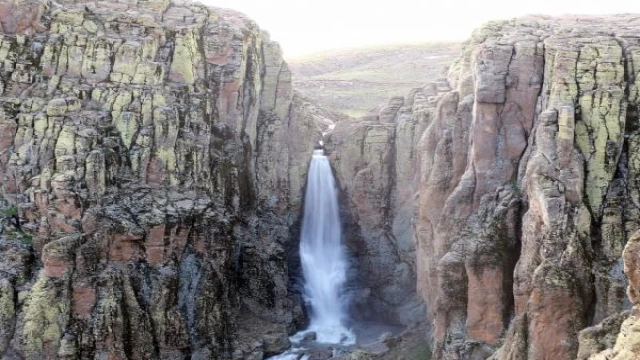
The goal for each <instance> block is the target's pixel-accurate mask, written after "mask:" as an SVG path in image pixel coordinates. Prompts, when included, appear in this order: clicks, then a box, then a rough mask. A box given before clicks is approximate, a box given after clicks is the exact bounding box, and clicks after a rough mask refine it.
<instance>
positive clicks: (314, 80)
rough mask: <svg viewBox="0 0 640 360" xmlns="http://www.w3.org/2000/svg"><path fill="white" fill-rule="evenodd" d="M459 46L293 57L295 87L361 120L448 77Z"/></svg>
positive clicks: (386, 47)
mask: <svg viewBox="0 0 640 360" xmlns="http://www.w3.org/2000/svg"><path fill="white" fill-rule="evenodd" d="M459 51H460V44H459V43H451V42H432V43H423V44H406V45H381V46H374V47H365V48H358V49H345V50H334V51H328V52H322V53H318V54H313V55H308V56H305V57H300V58H294V59H288V62H289V65H290V67H291V71H292V72H293V76H294V87H295V88H296V89H297V90H298V91H300V92H301V93H302V94H303V95H304V96H306V97H308V98H310V99H312V100H314V101H317V102H318V103H320V104H322V105H324V106H326V107H328V108H330V109H332V110H334V111H339V112H342V113H344V114H346V115H349V116H354V117H358V116H362V115H365V114H366V113H368V112H369V111H371V110H373V109H375V108H376V107H377V106H379V105H380V104H382V103H385V102H386V100H387V99H388V98H390V97H392V96H404V95H406V94H407V92H408V91H409V90H411V89H412V88H415V87H419V86H422V85H424V83H425V82H427V81H429V80H435V79H437V78H439V77H442V76H444V74H445V73H446V70H447V67H448V66H449V65H450V64H451V63H452V62H453V60H454V59H455V57H456V56H457V55H458V53H459Z"/></svg>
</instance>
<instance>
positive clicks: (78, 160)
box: [0, 0, 319, 359]
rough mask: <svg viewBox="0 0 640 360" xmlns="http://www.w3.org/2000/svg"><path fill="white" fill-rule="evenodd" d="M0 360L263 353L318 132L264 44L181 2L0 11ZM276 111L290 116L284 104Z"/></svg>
mask: <svg viewBox="0 0 640 360" xmlns="http://www.w3.org/2000/svg"><path fill="white" fill-rule="evenodd" d="M0 24H1V29H0V30H1V31H0V33H1V34H0V176H1V179H0V194H2V197H3V198H4V199H6V201H7V203H8V204H7V205H15V206H17V207H18V209H19V215H20V217H21V221H22V224H21V227H22V229H23V230H24V231H26V232H28V233H31V234H33V235H34V237H33V249H34V250H33V251H30V250H29V247H27V246H26V245H23V244H21V243H20V241H16V240H11V239H10V237H9V236H8V235H10V233H9V231H10V229H8V228H6V229H5V233H4V235H7V237H4V238H3V237H2V236H0V259H2V261H0V354H1V355H2V356H3V358H7V359H14V358H22V357H26V358H29V359H39V358H49V359H50V358H70V359H71V358H94V357H95V358H102V357H110V358H132V359H143V358H144V359H147V358H163V359H169V358H183V357H184V356H187V355H189V356H191V358H194V359H201V358H216V359H226V358H234V359H262V357H263V355H264V354H269V353H274V352H278V351H280V350H283V349H284V348H286V347H287V346H288V345H289V343H288V339H287V332H290V331H293V330H294V328H295V327H296V326H299V325H300V323H301V322H302V321H304V315H303V311H302V307H301V305H300V302H299V299H298V297H297V296H295V295H293V294H292V293H291V292H290V291H289V277H290V274H289V270H288V258H287V253H292V252H293V253H295V249H292V248H294V247H295V246H294V245H292V242H290V230H289V229H290V227H291V225H293V224H294V223H296V221H297V219H298V215H299V208H300V203H301V200H302V199H301V198H302V188H303V186H304V181H305V177H304V176H305V173H306V167H307V166H308V165H307V164H308V158H309V154H310V153H311V150H312V147H313V144H314V142H315V141H316V140H317V138H318V133H319V132H318V129H317V128H316V125H315V123H314V120H313V117H311V116H308V114H307V112H306V111H305V108H304V101H303V100H302V99H299V98H297V99H296V100H295V101H294V102H293V103H292V99H293V96H294V95H293V92H292V89H291V80H290V77H291V76H290V72H289V71H288V68H287V65H286V64H285V63H284V62H283V60H282V58H281V53H280V50H279V47H278V45H277V44H275V43H273V42H271V41H270V40H269V38H268V36H267V35H266V34H265V33H263V32H261V31H260V29H259V28H258V27H257V26H256V24H255V23H253V22H252V21H250V20H248V19H247V18H245V17H244V16H243V15H240V14H237V13H234V12H231V11H228V10H219V9H210V8H206V7H204V6H201V5H191V4H190V3H188V2H179V1H176V2H170V1H168V0H167V1H164V0H157V1H156V0H152V1H142V0H141V1H133V2H131V1H86V2H84V1H71V0H62V1H60V0H59V1H57V2H48V3H41V2H37V1H28V0H25V1H15V0H9V1H4V2H2V3H0ZM292 104H293V105H292Z"/></svg>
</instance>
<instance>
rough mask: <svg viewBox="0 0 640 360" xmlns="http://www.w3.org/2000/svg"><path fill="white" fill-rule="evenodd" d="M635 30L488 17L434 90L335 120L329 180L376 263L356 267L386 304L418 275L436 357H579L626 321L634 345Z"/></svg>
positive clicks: (622, 24)
mask: <svg viewBox="0 0 640 360" xmlns="http://www.w3.org/2000/svg"><path fill="white" fill-rule="evenodd" d="M638 30H640V17H637V16H632V15H627V16H612V17H565V18H544V17H528V18H521V19H514V20H509V21H498V22H491V23H488V24H486V25H485V26H483V27H482V28H480V29H478V30H476V31H475V32H474V34H473V36H472V37H471V39H470V40H469V41H468V42H467V43H466V44H465V46H464V50H463V53H462V55H461V57H460V58H459V59H458V60H457V61H456V62H455V63H454V64H453V66H452V67H451V69H450V73H449V77H448V79H447V81H444V82H442V81H440V82H434V83H431V84H429V85H428V86H427V87H425V88H421V89H417V90H415V91H414V92H413V93H412V94H410V96H409V97H408V98H406V99H400V98H398V99H392V100H391V101H390V102H389V104H388V105H387V106H386V107H384V108H383V109H382V110H381V111H380V112H379V114H378V115H376V116H372V117H368V118H364V119H361V120H360V121H357V122H348V123H347V122H344V123H339V124H338V125H337V128H336V131H335V133H334V134H332V136H331V142H330V144H331V150H332V151H333V155H332V156H333V161H334V163H335V167H336V173H337V175H338V177H339V179H340V182H341V185H342V187H343V190H344V192H345V194H346V200H347V201H350V205H349V206H348V208H349V212H350V215H351V217H352V219H351V223H352V224H354V226H355V227H357V228H358V229H359V230H360V231H361V232H362V235H363V237H364V238H366V239H368V240H367V242H366V243H365V244H364V245H362V246H360V249H364V250H362V251H363V252H366V253H368V254H369V255H368V256H371V254H374V256H373V258H376V260H375V265H374V264H373V261H372V263H371V264H368V263H365V264H364V265H361V266H363V267H364V268H365V269H366V270H365V271H367V272H368V274H371V275H370V276H371V277H373V278H375V279H377V281H378V287H377V288H376V290H377V291H378V292H377V293H376V294H375V295H374V296H376V297H378V298H379V299H380V300H381V301H383V302H387V303H392V301H393V299H394V296H393V295H394V292H393V289H397V288H399V287H403V286H404V287H403V289H402V291H405V292H406V291H408V290H409V289H410V287H409V286H408V285H406V283H405V282H404V281H405V280H406V279H408V278H411V277H412V276H415V277H416V278H417V291H418V292H419V293H420V294H421V295H422V298H423V299H424V301H425V303H426V307H427V318H428V319H429V321H430V322H431V323H432V325H433V328H432V337H433V345H434V357H435V358H436V359H485V358H488V357H491V358H492V359H574V358H581V359H584V358H588V357H590V356H592V355H595V354H596V353H598V352H600V351H602V350H604V349H606V348H610V347H612V346H613V344H614V342H615V339H616V336H617V332H618V330H619V328H620V324H621V323H623V321H624V325H622V327H623V335H621V337H624V336H627V337H629V336H631V335H624V334H625V331H626V334H632V333H633V331H634V330H633V326H636V325H635V324H637V321H636V320H633V319H634V316H635V315H634V314H635V312H632V313H631V315H630V316H631V317H630V318H629V319H631V320H626V321H625V318H626V317H627V315H628V313H627V312H623V311H624V310H625V309H628V308H630V303H629V301H628V299H627V297H626V296H625V292H624V289H625V287H626V283H627V279H626V277H625V276H624V274H623V261H622V250H623V248H624V245H625V243H626V242H627V240H628V237H629V234H632V233H634V232H635V231H637V230H638V229H640V217H639V216H638V215H639V212H638V209H639V206H640V200H639V197H638V194H639V190H640V187H639V184H638V164H637V161H636V159H637V158H638V156H639V155H638V154H639V149H638V146H637V143H638V139H639V138H638V136H639V133H638V129H639V124H640V123H639V119H638V81H639V80H638V79H637V75H638V73H639V72H640V69H638V67H637V66H638V65H637V64H638V59H639V58H640V57H639V56H640V38H639V37H638ZM414 209H415V214H414V215H413V214H412V212H413V211H414ZM411 238H413V239H414V240H415V254H414V253H413V246H412V245H411V240H410V239H411ZM383 249H387V250H385V251H381V250H383ZM356 252H357V251H356ZM628 253H629V254H631V253H632V250H629V248H628ZM633 254H635V255H627V258H629V259H630V258H632V257H633V256H637V253H635V252H633ZM629 259H627V262H628V263H629V261H630V260H629ZM401 263H407V264H413V263H415V272H407V273H403V271H402V270H401V268H400V266H398V265H397V264H401ZM629 264H631V263H629ZM628 266H631V265H628ZM408 269H411V270H412V271H413V268H412V267H411V266H409V267H408ZM628 273H629V271H628ZM631 273H633V270H631ZM407 274H408V275H407ZM413 274H415V275H413ZM385 281H386V284H385V283H384V282H385ZM630 292H631V300H632V301H633V300H634V295H633V287H632V288H631V290H630ZM605 319H606V320H605ZM603 320H604V322H603V323H602V324H599V323H600V322H601V321H603ZM598 324H599V325H598ZM590 326H593V327H590ZM583 329H585V330H584V331H583V332H582V333H581V334H579V332H580V331H581V330H583ZM581 342H582V345H580V343H581ZM620 343H621V340H620V338H618V344H620ZM625 344H627V345H616V346H617V347H618V348H619V349H618V350H616V351H617V353H620V354H622V353H624V351H627V353H628V354H635V355H633V356H640V355H638V353H637V352H635V350H629V349H630V348H632V347H633V346H632V345H628V344H629V342H626V343H625ZM621 347H624V349H626V350H624V351H623V350H620V348H621ZM619 356H622V355H619ZM629 356H631V355H629ZM620 358H624V357H620ZM627 358H629V357H627Z"/></svg>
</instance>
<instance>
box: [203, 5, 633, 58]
mask: <svg viewBox="0 0 640 360" xmlns="http://www.w3.org/2000/svg"><path fill="white" fill-rule="evenodd" d="M200 1H202V2H204V3H205V4H207V5H212V6H217V7H225V8H231V9H235V10H238V11H241V12H243V13H245V14H247V15H249V16H250V17H251V18H253V19H254V20H256V21H257V22H258V24H259V25H260V27H261V28H262V29H264V30H267V31H269V33H270V34H271V38H272V39H273V40H275V41H278V42H279V43H280V44H281V45H282V47H283V49H284V52H285V57H289V58H291V57H297V56H300V55H304V54H308V53H313V52H319V51H322V50H327V49H335V48H345V47H354V46H365V45H374V44H385V43H411V42H421V41H429V40H464V39H465V38H467V37H468V36H469V35H470V34H471V31H472V30H473V29H474V28H475V27H477V26H478V25H480V24H482V23H483V22H485V21H487V20H492V19H505V18H511V17H514V16H519V15H525V14H550V15H558V14H569V13H572V14H573V13H580V14H605V13H606V14H612V13H624V12H626V13H630V12H634V13H640V1H637V0H524V1H523V0H426V1H417V0H313V1H309V0H200Z"/></svg>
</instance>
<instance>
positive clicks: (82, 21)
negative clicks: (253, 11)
mask: <svg viewBox="0 0 640 360" xmlns="http://www.w3.org/2000/svg"><path fill="white" fill-rule="evenodd" d="M639 31H640V16H636V15H615V16H613V15H612V16H564V17H545V16H529V17H523V18H517V19H511V20H503V21H494V22H489V23H487V24H485V25H483V26H482V27H480V28H478V29H477V30H476V31H475V32H474V33H473V34H472V35H471V37H470V39H469V40H467V41H466V42H465V43H464V44H463V46H462V50H461V53H460V55H459V56H458V57H457V58H456V60H455V61H454V62H453V63H452V64H451V66H450V67H449V69H448V74H447V76H446V77H439V78H437V79H429V78H425V79H424V83H425V85H424V86H422V87H418V88H415V89H414V90H411V91H410V93H409V94H408V95H407V96H404V97H393V98H391V99H389V101H388V102H387V103H386V104H383V105H381V106H380V107H379V108H378V109H377V110H376V111H374V112H372V113H370V114H368V115H366V116H364V117H361V118H358V119H355V118H349V117H347V116H345V115H342V114H338V113H335V112H334V111H333V110H329V109H326V108H324V107H323V106H322V104H316V103H314V102H313V101H310V100H308V99H307V98H305V97H304V96H302V95H300V94H299V93H297V92H296V91H295V89H294V86H293V83H292V73H291V71H290V69H289V67H288V65H287V63H286V62H285V61H284V60H283V58H282V52H281V49H280V48H279V46H278V44H277V43H275V42H273V41H272V40H271V39H270V38H269V35H268V34H267V33H266V32H264V31H262V30H261V29H260V28H259V26H258V25H257V24H256V23H255V22H254V21H252V20H251V19H249V18H247V17H246V16H244V15H242V14H239V13H237V12H234V11H232V10H227V9H217V8H210V7H206V6H204V5H201V4H197V3H191V2H189V1H182V0H117V1H105V0H91V1H85V0H58V1H57V2H56V1H43V2H41V1H35V0H3V1H2V2H0V64H1V65H0V195H1V197H0V208H2V209H3V211H2V215H1V216H2V218H1V219H2V221H1V222H0V357H2V358H3V359H23V358H27V359H88V358H94V359H103V358H104V359H234V360H240V359H255V360H259V359H263V358H266V357H269V356H271V355H276V354H278V353H281V352H283V351H285V350H286V349H288V348H289V347H290V346H291V343H290V340H289V336H290V335H292V334H293V333H295V332H296V331H298V330H301V329H303V328H305V327H306V326H307V325H308V323H309V319H308V314H307V309H306V307H305V304H304V301H303V298H302V296H301V289H300V277H301V273H302V270H301V265H300V258H299V255H298V247H299V241H300V232H301V222H302V215H303V214H302V212H303V205H304V200H305V199H304V193H305V188H306V179H307V173H308V171H309V162H310V160H311V156H312V154H313V151H314V148H315V147H316V146H317V144H318V142H319V141H320V140H323V145H324V149H325V151H326V153H327V156H328V159H329V161H330V162H331V166H332V168H333V171H334V175H335V178H336V182H337V186H338V190H339V199H340V204H341V208H340V215H341V220H342V228H343V231H344V232H343V237H344V241H345V245H346V249H347V253H348V257H349V258H350V259H351V261H350V265H349V266H350V267H349V271H348V278H347V279H346V283H347V292H348V294H349V297H350V299H351V302H350V308H349V313H350V314H351V316H352V317H353V318H354V319H355V320H358V321H383V322H385V323H389V324H397V325H401V326H403V327H406V328H408V329H409V331H413V333H414V335H415V334H416V333H417V336H418V337H420V338H421V339H424V341H425V342H429V343H430V345H431V350H432V358H433V359H494V360H498V359H500V360H507V359H509V360H516V359H523V360H524V359H531V360H533V359H596V360H604V359H617V360H621V359H636V358H638V357H639V356H640V337H639V336H638V330H637V329H638V326H640V315H639V313H638V311H639V310H638V309H639V308H638V307H637V306H638V304H639V302H640V297H639V296H638V294H639V293H640V275H639V274H640V270H639V269H640V266H639V264H640V261H639V259H640V232H638V231H639V230H640V161H638V159H640V122H639V121H640V119H639V115H638V105H639V102H640V98H639V94H640V78H638V74H639V73H640V69H639V68H638V65H637V64H639V63H640V32H639ZM416 76H419V74H416ZM323 134H324V135H323ZM396 340H397V339H396ZM393 342H394V344H391V341H390V342H389V346H391V347H394V346H395V347H396V348H395V349H392V351H391V352H390V353H389V354H387V355H385V354H374V353H367V352H366V348H365V349H364V350H354V351H353V352H351V353H343V354H340V355H336V356H332V355H331V354H329V355H326V356H325V357H323V358H322V359H328V358H334V359H343V360H350V359H354V360H355V359H374V358H385V356H387V359H391V358H396V359H400V358H402V356H404V358H405V359H412V358H411V357H407V356H410V355H402V356H400V355H393V354H396V351H397V350H399V349H397V347H398V346H402V344H403V343H404V342H403V341H393ZM400 350H401V349H400ZM390 356H396V357H390Z"/></svg>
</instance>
